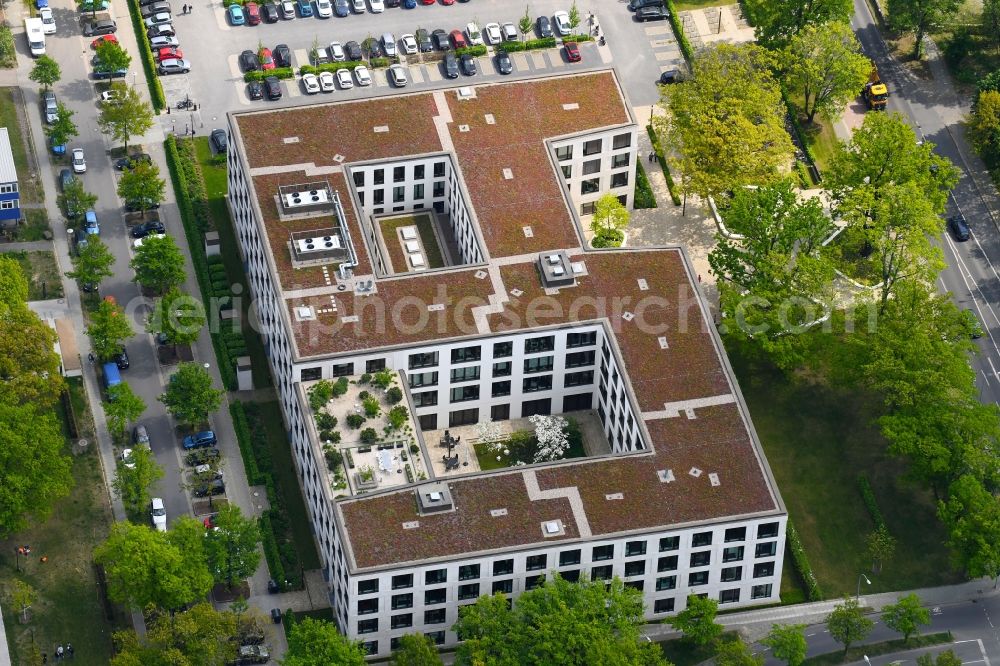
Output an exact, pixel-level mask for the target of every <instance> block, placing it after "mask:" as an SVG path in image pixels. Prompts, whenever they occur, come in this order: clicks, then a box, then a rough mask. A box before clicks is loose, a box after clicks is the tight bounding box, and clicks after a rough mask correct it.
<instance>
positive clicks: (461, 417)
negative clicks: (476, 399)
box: [448, 407, 479, 428]
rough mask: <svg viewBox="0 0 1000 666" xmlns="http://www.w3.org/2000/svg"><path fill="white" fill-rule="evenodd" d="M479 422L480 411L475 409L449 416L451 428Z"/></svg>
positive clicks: (459, 411) (462, 410)
mask: <svg viewBox="0 0 1000 666" xmlns="http://www.w3.org/2000/svg"><path fill="white" fill-rule="evenodd" d="M477 421H479V410H478V409H477V408H475V407H473V408H472V409H459V410H456V411H454V412H452V413H451V414H449V415H448V427H449V428H455V427H458V426H463V425H472V424H473V423H476V422H477Z"/></svg>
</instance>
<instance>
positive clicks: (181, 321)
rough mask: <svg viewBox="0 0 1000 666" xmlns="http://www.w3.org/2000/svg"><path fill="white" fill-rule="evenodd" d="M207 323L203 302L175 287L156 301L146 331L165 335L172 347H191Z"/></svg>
mask: <svg viewBox="0 0 1000 666" xmlns="http://www.w3.org/2000/svg"><path fill="white" fill-rule="evenodd" d="M205 321H206V320H205V307H204V306H203V305H202V304H201V301H199V300H198V299H196V298H194V297H193V296H189V295H187V294H185V293H184V292H182V291H181V290H180V289H178V288H177V287H173V288H171V289H170V291H168V292H167V293H166V294H164V295H163V296H162V297H161V298H160V299H159V300H157V301H156V304H155V305H154V306H153V311H152V312H151V313H150V316H149V320H148V321H147V322H146V330H147V331H149V332H150V333H163V334H164V335H165V336H166V338H167V342H169V343H170V344H172V345H189V344H191V343H193V342H194V341H195V340H197V339H198V335H199V334H200V333H201V329H202V328H204V327H205Z"/></svg>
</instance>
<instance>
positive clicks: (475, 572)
mask: <svg viewBox="0 0 1000 666" xmlns="http://www.w3.org/2000/svg"><path fill="white" fill-rule="evenodd" d="M474 578H479V565H478V564H463V565H462V566H460V567H459V568H458V579H459V580H472V579H474Z"/></svg>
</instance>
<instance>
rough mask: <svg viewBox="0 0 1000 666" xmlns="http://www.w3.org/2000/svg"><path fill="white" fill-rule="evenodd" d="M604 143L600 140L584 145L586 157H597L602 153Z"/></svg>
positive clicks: (593, 140)
mask: <svg viewBox="0 0 1000 666" xmlns="http://www.w3.org/2000/svg"><path fill="white" fill-rule="evenodd" d="M602 145H603V142H602V141H601V140H600V139H592V140H590V141H587V142H585V143H584V144H583V154H584V156H586V155H596V154H597V153H599V152H601V147H602Z"/></svg>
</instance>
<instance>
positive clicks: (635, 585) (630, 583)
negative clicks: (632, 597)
mask: <svg viewBox="0 0 1000 666" xmlns="http://www.w3.org/2000/svg"><path fill="white" fill-rule="evenodd" d="M625 587H631V588H632V589H633V590H638V591H639V592H642V590H643V588H644V587H646V582H645V581H641V580H627V581H625Z"/></svg>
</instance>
